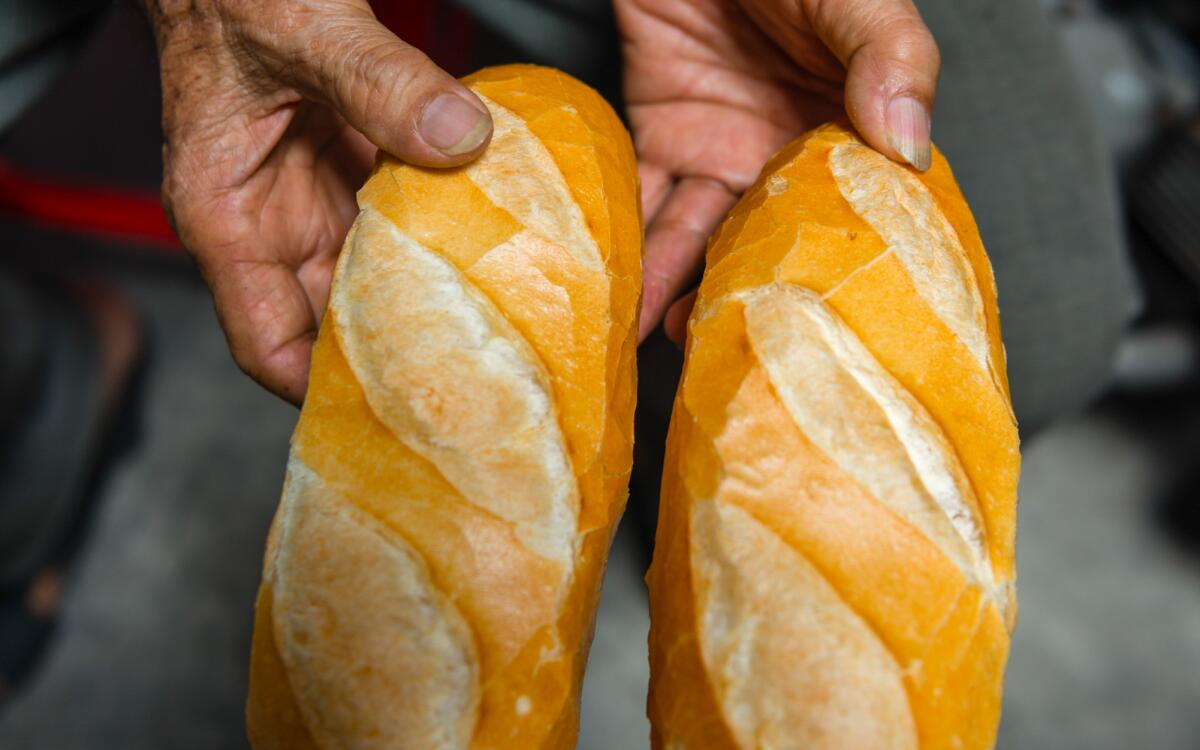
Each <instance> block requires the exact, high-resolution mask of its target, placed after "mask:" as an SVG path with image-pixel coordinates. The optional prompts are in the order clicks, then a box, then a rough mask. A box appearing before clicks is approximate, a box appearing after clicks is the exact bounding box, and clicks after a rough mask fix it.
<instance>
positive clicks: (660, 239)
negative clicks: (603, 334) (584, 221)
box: [615, 0, 940, 343]
mask: <svg viewBox="0 0 1200 750" xmlns="http://www.w3.org/2000/svg"><path fill="white" fill-rule="evenodd" d="M615 6H616V11H617V22H618V24H619V26H620V29H621V35H622V39H623V47H624V55H625V97H626V104H627V106H628V112H629V119H630V123H631V125H632V126H633V134H634V141H635V143H636V145H637V150H638V158H639V160H640V165H639V168H640V171H641V177H642V206H643V210H644V212H645V216H646V221H647V234H646V255H645V259H644V264H643V265H644V274H645V296H644V297H643V302H642V318H641V323H640V328H639V336H640V337H641V338H643V339H644V338H645V337H646V336H647V335H649V333H650V332H651V331H652V330H653V329H654V328H655V326H657V325H658V323H659V322H660V321H662V320H663V318H664V316H665V318H666V325H665V327H666V330H667V334H668V335H669V336H671V338H672V339H674V340H675V341H676V342H677V343H681V342H682V339H683V336H684V330H685V326H686V321H687V316H688V313H689V312H690V310H691V306H692V301H693V300H694V295H693V294H688V295H686V296H684V297H683V298H682V299H677V298H679V296H680V294H682V293H683V292H684V290H685V289H687V287H688V286H690V285H691V284H692V283H694V281H695V278H696V276H697V274H698V273H699V271H700V268H701V266H702V264H703V260H704V247H705V243H706V242H707V240H708V237H709V235H710V234H712V232H713V231H714V230H715V229H716V227H717V225H718V224H719V223H720V222H721V220H722V219H723V218H724V216H725V214H726V213H727V212H728V211H729V209H730V208H731V207H732V206H733V204H734V202H735V201H736V200H737V198H738V196H739V195H741V193H742V192H743V191H744V190H746V188H748V187H749V186H750V185H751V183H753V182H754V180H755V178H757V177H758V173H759V171H760V170H761V169H762V167H763V164H765V163H766V161H767V159H769V158H770V157H771V156H772V155H773V154H774V153H775V152H776V151H778V150H779V149H780V148H781V147H783V145H784V144H786V143H787V142H788V141H790V140H792V139H793V138H795V137H796V136H798V135H799V134H800V133H802V132H804V131H805V130H808V129H810V128H813V127H816V126H817V125H820V124H822V123H824V122H826V121H828V120H832V119H835V118H836V117H838V116H840V115H841V113H842V112H843V111H844V112H845V113H847V114H848V115H849V116H850V120H851V122H853V124H854V126H855V127H856V128H857V129H858V131H859V133H861V134H862V136H863V138H865V139H866V141H867V142H868V143H870V144H871V145H872V146H873V147H875V148H876V149H878V150H879V151H881V152H882V153H883V154H885V155H886V156H888V157H890V158H892V159H897V160H901V161H906V162H908V163H909V164H911V165H913V166H914V167H916V168H917V169H927V168H928V167H929V159H930V146H929V125H930V120H929V116H930V112H931V111H932V106H933V99H934V89H935V88H936V85H937V76H938V68H939V64H940V63H939V57H938V50H937V45H936V44H935V43H934V41H933V37H932V36H931V35H930V33H929V30H928V29H927V28H926V26H925V24H924V22H922V21H921V17H920V15H919V14H918V13H917V10H916V8H915V7H914V6H913V5H912V2H911V1H910V0H823V1H822V0H787V1H784V0H615ZM668 308H669V311H668Z"/></svg>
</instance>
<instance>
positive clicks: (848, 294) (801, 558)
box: [647, 125, 1020, 750]
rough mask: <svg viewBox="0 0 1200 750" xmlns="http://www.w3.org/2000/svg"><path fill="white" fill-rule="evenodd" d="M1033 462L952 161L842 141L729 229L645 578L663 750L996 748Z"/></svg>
mask: <svg viewBox="0 0 1200 750" xmlns="http://www.w3.org/2000/svg"><path fill="white" fill-rule="evenodd" d="M1019 465H1020V455H1019V451H1018V437H1017V428H1016V422H1015V419H1014V416H1013V412H1012V408H1011V404H1010V397H1009V390H1008V383H1007V380H1006V375H1005V353H1004V348H1003V345H1002V344H1001V339H1000V324H999V318H998V315H997V308H996V288H995V282H994V280H993V276H992V270H991V267H990V265H989V262H988V259H987V256H986V255H985V253H984V250H983V246H982V244H981V242H980V238H979V233H978V231H977V229H976V227H975V224H974V220H973V219H972V217H971V214H970V211H969V210H968V209H967V206H966V203H965V202H964V200H963V197H962V195H961V193H960V192H959V189H958V187H957V185H956V184H955V182H954V178H953V176H952V175H951V173H950V169H949V167H948V166H947V164H946V160H945V159H944V158H943V157H942V156H941V154H939V153H936V152H935V155H934V158H933V166H932V168H931V169H930V170H929V171H928V172H925V173H918V172H915V171H913V170H911V169H908V168H906V167H903V166H900V165H898V164H895V163H893V162H890V161H888V160H887V159H886V158H884V157H883V156H881V155H879V154H878V153H876V152H875V151H873V150H871V149H870V148H868V147H867V146H865V145H864V144H863V143H862V142H861V141H860V140H859V139H858V137H857V136H856V135H855V134H853V133H852V132H850V131H849V130H847V129H846V128H844V127H842V126H839V125H827V126H824V127H822V128H819V129H817V130H815V131H813V132H811V133H809V134H808V135H807V136H805V137H803V138H801V139H799V140H798V141H796V142H794V143H792V144H791V145H789V146H788V147H786V148H785V149H784V150H783V151H782V152H780V153H779V154H778V155H777V156H776V157H775V158H774V159H773V160H772V161H771V162H770V163H769V164H768V165H767V167H766V168H765V169H764V172H763V175H762V177H761V178H760V179H759V180H758V182H757V183H756V184H755V185H754V186H753V187H752V188H751V189H750V190H749V191H748V192H747V193H746V194H745V195H744V196H743V197H742V199H741V201H740V202H739V203H738V204H737V206H736V207H735V208H734V210H733V211H732V213H731V214H730V216H729V217H728V219H727V220H726V221H725V223H724V224H723V225H722V226H721V228H720V229H719V230H718V232H717V234H716V235H715V236H714V237H713V239H712V241H711V243H710V245H709V249H708V257H707V268H706V271H705V274H704V278H703V281H702V283H701V286H700V290H699V294H698V298H697V302H696V306H695V309H694V311H693V312H692V315H691V318H690V320H689V323H688V339H687V349H686V359H685V365H684V373H683V377H682V380H681V382H680V386H679V389H678V392H677V396H676V401H675V409H674V414H673V416H672V422H671V428H670V433H669V437H668V441H667V457H666V466H665V471H664V477H663V489H662V504H661V508H660V515H659V525H658V540H657V544H656V548H655V554H654V559H653V563H652V565H651V568H650V572H649V574H648V576H647V583H648V585H649V589H650V601H651V617H652V626H651V632H650V651H651V654H650V656H651V688H650V698H649V713H650V717H651V721H652V725H653V746H654V747H655V748H660V749H662V750H677V749H683V748H686V749H687V750H752V749H757V748H772V749H773V750H788V749H792V748H794V749H796V750H800V749H801V748H803V749H805V750H913V749H915V748H921V750H935V749H937V750H941V749H942V748H946V749H947V750H949V749H951V748H953V749H954V750H982V749H984V748H991V747H992V746H993V745H994V742H995V737H996V729H997V725H998V723H999V716H1000V703H1001V693H1002V682H1003V671H1004V664H1005V660H1006V658H1007V652H1008V646H1009V633H1010V631H1011V629H1012V626H1013V624H1014V621H1015V617H1016V601H1015V589H1014V578H1015V571H1014V564H1013V561H1014V537H1015V524H1014V521H1015V513H1016V504H1017V478H1018V473H1019Z"/></svg>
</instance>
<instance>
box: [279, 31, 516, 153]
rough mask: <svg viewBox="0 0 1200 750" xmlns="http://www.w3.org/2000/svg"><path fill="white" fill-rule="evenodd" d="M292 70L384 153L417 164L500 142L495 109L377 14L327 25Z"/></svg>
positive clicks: (477, 151) (311, 91) (311, 90)
mask: <svg viewBox="0 0 1200 750" xmlns="http://www.w3.org/2000/svg"><path fill="white" fill-rule="evenodd" d="M310 28H311V29H313V31H314V36H315V38H312V39H310V40H308V43H307V44H305V45H304V46H305V47H306V49H305V51H304V52H303V53H302V55H301V57H302V59H303V61H304V63H306V64H303V65H301V66H299V68H298V69H296V68H293V69H292V75H295V76H297V77H299V78H300V79H301V80H300V81H298V83H299V84H300V85H301V87H302V88H305V89H308V90H309V91H310V93H312V94H314V95H315V96H317V97H318V98H321V99H324V100H326V101H327V102H328V103H329V104H330V105H331V106H332V107H333V108H334V109H336V110H337V111H338V112H339V113H340V114H341V115H342V117H344V118H345V119H346V121H347V122H348V123H350V125H351V126H352V127H354V128H355V129H356V130H358V131H359V132H361V133H362V134H363V135H365V136H366V137H367V138H368V139H370V140H371V142H372V143H374V144H375V145H376V146H378V147H379V148H381V149H383V150H384V151H386V152H388V153H390V154H392V155H394V156H396V157H398V158H400V159H402V160H404V161H406V162H409V163H412V164H419V165H422V166H428V167H449V166H455V165H459V164H464V163H466V162H469V161H471V160H472V159H474V158H475V157H477V156H478V155H479V154H480V153H481V152H482V151H483V149H484V147H485V146H486V145H487V143H488V141H489V140H490V138H491V135H492V118H491V115H490V114H488V110H487V107H486V106H484V104H483V102H482V101H480V99H479V97H477V96H476V95H475V94H474V93H472V92H471V91H470V90H469V89H468V88H467V87H466V86H463V85H462V84H461V83H459V82H458V81H457V80H456V79H455V78H454V77H453V76H451V75H450V74H449V73H446V72H445V71H444V70H442V69H441V68H439V67H438V66H437V65H435V64H434V62H433V61H432V60H430V59H429V58H428V57H426V56H425V54H424V53H422V52H421V51H420V50H418V49H417V48H415V47H413V46H411V45H408V44H405V43H404V42H403V41H401V40H400V39H399V38H398V37H397V36H396V35H394V34H392V33H391V32H390V31H388V30H387V29H386V28H385V27H384V26H383V25H382V24H380V23H379V22H378V21H376V20H375V18H374V17H373V16H371V15H370V13H369V11H365V12H364V13H362V14H361V15H360V14H354V15H352V16H350V17H345V16H339V17H337V18H336V19H322V21H321V22H319V23H313V24H311V25H310Z"/></svg>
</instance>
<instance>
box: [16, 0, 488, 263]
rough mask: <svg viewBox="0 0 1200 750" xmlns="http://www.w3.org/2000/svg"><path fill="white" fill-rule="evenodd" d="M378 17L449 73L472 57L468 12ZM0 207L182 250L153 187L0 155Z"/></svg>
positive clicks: (423, 2)
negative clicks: (121, 184)
mask: <svg viewBox="0 0 1200 750" xmlns="http://www.w3.org/2000/svg"><path fill="white" fill-rule="evenodd" d="M372 6H373V7H374V9H375V13H376V15H377V16H378V17H379V20H380V22H382V23H383V24H384V25H385V26H387V27H388V28H389V29H391V30H392V31H393V32H394V33H395V34H396V35H397V36H399V37H400V38H401V39H403V40H404V41H406V42H408V43H409V44H411V45H413V46H414V47H417V48H419V49H421V50H422V51H423V52H425V54H427V55H429V56H430V57H431V58H432V59H433V61H434V62H436V63H437V64H438V65H441V66H442V67H443V68H445V69H446V70H447V71H449V72H450V73H452V74H454V75H463V74H464V73H465V72H466V70H465V68H466V66H467V65H468V64H469V63H470V59H471V38H472V31H473V29H472V23H471V17H470V16H469V15H468V14H467V13H466V12H465V11H463V10H462V9H460V8H456V7H450V6H449V5H448V4H447V3H445V2H439V1H437V0H375V1H374V2H372ZM0 212H4V213H9V214H15V215H17V216H20V217H22V218H25V219H29V220H32V221H34V222H37V223H39V224H45V225H48V226H52V227H56V228H59V229H66V230H70V231H76V232H81V233H84V234H98V235H104V236H108V237H111V238H114V239H121V240H127V241H131V242H135V243H138V244H141V245H146V246H150V247H156V248H160V249H165V250H170V251H172V252H179V251H182V249H183V248H182V245H181V244H180V243H179V238H178V237H176V236H175V232H174V231H173V230H172V229H171V226H170V225H169V224H168V223H167V217H166V216H165V215H164V214H163V210H162V206H161V205H160V204H159V198H158V194H157V193H155V192H153V191H147V190H135V189H128V188H117V187H105V186H99V185H81V184H76V183H71V182H64V181H59V180H53V179H50V178H47V177H44V176H40V175H35V174H32V173H28V172H26V171H24V170H21V169H19V168H17V167H15V166H13V165H11V164H8V163H6V162H4V161H0Z"/></svg>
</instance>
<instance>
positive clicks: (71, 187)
mask: <svg viewBox="0 0 1200 750" xmlns="http://www.w3.org/2000/svg"><path fill="white" fill-rule="evenodd" d="M0 211H3V212H5V213H10V214H16V215H17V216H20V217H22V218H25V219H30V220H32V221H35V222H37V223H39V224H47V225H50V226H53V227H56V228H59V229H67V230H72V231H76V232H83V233H87V234H99V235H107V236H109V237H113V238H115V239H123V240H129V241H133V242H136V243H139V244H143V245H149V246H152V247H158V248H163V249H169V250H171V251H181V250H182V246H181V245H180V244H179V239H178V238H177V237H176V236H175V232H174V231H172V229H171V226H170V224H168V223H167V217H166V215H165V214H163V210H162V205H161V204H160V203H159V199H158V194H157V193H155V192H153V191H149V190H133V189H122V188H112V187H101V186H84V185H76V184H70V183H64V182H58V181H54V180H50V179H47V178H43V177H39V176H36V175H32V174H29V173H26V172H24V171H22V170H19V169H17V168H16V167H14V166H12V165H11V164H7V163H5V162H3V161H0Z"/></svg>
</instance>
